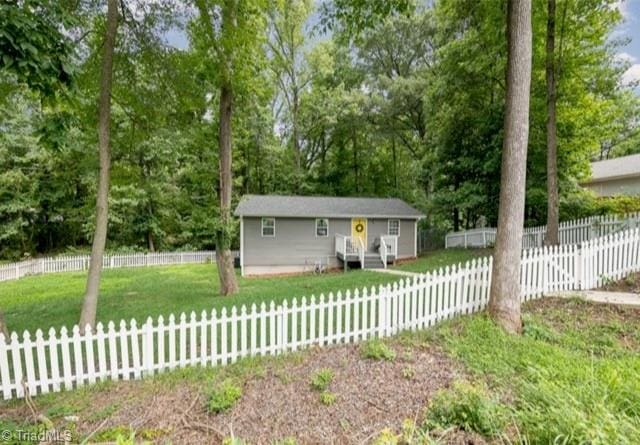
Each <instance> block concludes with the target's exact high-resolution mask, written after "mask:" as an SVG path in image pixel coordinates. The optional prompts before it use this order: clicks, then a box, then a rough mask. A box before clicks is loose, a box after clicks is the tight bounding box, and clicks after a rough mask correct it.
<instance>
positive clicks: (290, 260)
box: [235, 195, 424, 276]
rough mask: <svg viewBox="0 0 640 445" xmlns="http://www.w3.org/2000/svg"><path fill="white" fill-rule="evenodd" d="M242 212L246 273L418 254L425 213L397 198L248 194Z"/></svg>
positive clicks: (369, 263) (371, 264) (365, 263)
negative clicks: (421, 221)
mask: <svg viewBox="0 0 640 445" xmlns="http://www.w3.org/2000/svg"><path fill="white" fill-rule="evenodd" d="M235 215H236V216H238V217H239V218H240V268H241V271H242V275H243V276H244V275H262V274H282V273H295V272H305V271H314V270H316V271H318V270H325V269H331V268H339V267H341V268H344V269H345V270H346V269H347V268H348V267H359V268H386V267H387V265H388V264H390V263H393V262H395V261H397V260H399V259H404V258H413V257H415V256H417V226H418V220H420V219H421V218H423V217H424V215H423V214H422V213H421V212H420V211H419V210H416V209H415V208H413V207H411V206H410V205H409V204H407V203H406V202H404V201H403V200H401V199H397V198H338V197H320V196H275V195H246V196H244V197H243V198H242V199H241V201H240V203H239V204H238V207H237V208H236V211H235Z"/></svg>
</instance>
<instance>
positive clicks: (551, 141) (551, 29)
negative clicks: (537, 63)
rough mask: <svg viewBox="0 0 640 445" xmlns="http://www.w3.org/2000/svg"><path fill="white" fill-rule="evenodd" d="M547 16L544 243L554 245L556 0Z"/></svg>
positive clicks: (557, 216) (552, 0) (551, 0)
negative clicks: (545, 218) (545, 219)
mask: <svg viewBox="0 0 640 445" xmlns="http://www.w3.org/2000/svg"><path fill="white" fill-rule="evenodd" d="M547 5H548V16H547V60H546V71H547V233H546V236H545V240H544V242H545V244H546V245H548V246H551V245H556V244H558V242H559V237H558V225H559V223H560V210H559V197H558V194H559V192H558V140H557V134H556V67H555V48H554V47H555V33H556V0H548V2H547Z"/></svg>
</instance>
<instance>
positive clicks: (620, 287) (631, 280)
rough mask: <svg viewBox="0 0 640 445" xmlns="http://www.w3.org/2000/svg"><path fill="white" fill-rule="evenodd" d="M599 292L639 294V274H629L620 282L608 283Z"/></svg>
mask: <svg viewBox="0 0 640 445" xmlns="http://www.w3.org/2000/svg"><path fill="white" fill-rule="evenodd" d="M601 290H607V291H615V292H633V293H636V294H640V273H635V274H631V275H629V276H628V277H626V278H624V279H622V280H619V281H615V282H613V283H608V284H606V285H605V286H603V287H602V288H601Z"/></svg>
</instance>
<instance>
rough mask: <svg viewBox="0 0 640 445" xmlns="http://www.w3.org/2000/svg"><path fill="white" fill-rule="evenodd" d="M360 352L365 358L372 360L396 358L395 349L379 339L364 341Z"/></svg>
mask: <svg viewBox="0 0 640 445" xmlns="http://www.w3.org/2000/svg"><path fill="white" fill-rule="evenodd" d="M360 353H361V355H362V357H363V358H368V359H372V360H388V361H391V360H394V359H395V358H396V353H395V351H394V350H393V349H391V348H390V347H389V346H387V345H386V344H385V343H383V342H382V341H381V340H378V339H374V340H370V341H368V342H366V343H364V344H363V345H362V347H361V348H360Z"/></svg>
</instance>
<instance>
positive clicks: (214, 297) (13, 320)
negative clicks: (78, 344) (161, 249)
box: [0, 249, 490, 332]
mask: <svg viewBox="0 0 640 445" xmlns="http://www.w3.org/2000/svg"><path fill="white" fill-rule="evenodd" d="M487 252H490V251H488V250H471V249H469V250H462V249H449V250H440V251H435V252H429V253H428V254H427V255H425V256H423V257H420V258H419V259H417V260H416V261H413V262H409V263H405V264H402V265H400V266H397V268H399V269H402V270H409V271H419V272H426V271H427V270H434V269H437V268H438V267H442V266H445V265H447V264H455V263H457V262H461V261H466V260H467V259H470V258H472V257H476V256H483V255H486V254H487ZM400 279H402V277H400V276H396V275H390V274H381V273H378V272H370V271H361V270H350V271H349V272H347V273H342V272H331V273H327V274H322V275H314V274H303V275H291V276H273V277H265V278H261V277H245V278H243V277H240V276H238V283H239V285H240V293H239V294H238V295H235V296H232V297H220V296H219V295H218V289H219V284H218V275H217V271H216V267H215V264H195V265H184V266H154V267H139V268H125V269H107V270H105V271H103V274H102V282H101V287H100V299H99V301H98V321H102V322H103V323H104V322H108V321H114V322H119V321H120V320H121V319H125V320H129V319H131V318H135V319H136V320H137V321H138V322H143V321H144V320H145V319H146V318H147V317H149V316H151V317H153V318H155V317H157V316H158V315H163V316H168V315H169V314H171V313H173V314H174V315H176V316H178V315H179V314H180V313H181V312H187V313H190V312H191V311H196V312H197V313H199V312H201V311H203V310H206V311H210V310H211V309H213V308H216V309H217V310H220V309H222V308H223V307H226V308H230V307H231V306H234V305H236V306H238V308H240V306H242V305H243V304H244V305H247V307H249V306H250V305H251V304H253V303H256V304H260V303H262V302H266V303H269V302H270V301H271V300H273V301H275V302H276V303H278V302H280V301H282V300H283V299H285V298H288V299H291V298H294V297H296V298H301V297H303V296H306V297H310V296H311V295H316V296H319V295H320V294H321V293H323V292H324V293H325V294H328V293H329V292H334V293H335V292H337V291H343V292H344V291H346V290H351V291H353V290H354V289H356V288H360V289H362V287H364V286H367V287H371V286H378V285H380V284H387V283H393V282H394V281H398V280H400ZM85 284H86V272H69V273H59V274H49V275H39V276H32V277H26V278H23V279H20V280H17V281H6V282H2V283H0V307H1V308H2V309H3V310H4V311H5V316H6V320H7V324H8V326H9V329H10V330H11V331H17V332H22V331H23V330H25V329H28V330H29V331H31V332H34V331H35V330H36V329H38V328H40V329H42V330H43V331H45V332H46V331H47V330H48V329H49V328H50V327H55V328H56V329H59V328H60V327H62V326H67V328H70V327H72V326H73V325H74V324H75V323H77V321H78V319H79V317H80V308H81V305H82V295H83V293H84V288H85Z"/></svg>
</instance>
